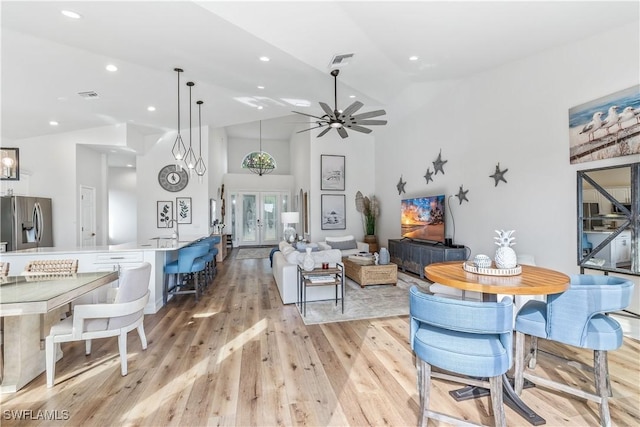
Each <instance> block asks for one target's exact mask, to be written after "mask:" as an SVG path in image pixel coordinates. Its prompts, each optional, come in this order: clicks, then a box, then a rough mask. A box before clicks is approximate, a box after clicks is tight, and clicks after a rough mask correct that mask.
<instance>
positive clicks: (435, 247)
mask: <svg viewBox="0 0 640 427" xmlns="http://www.w3.org/2000/svg"><path fill="white" fill-rule="evenodd" d="M388 246H389V256H390V258H391V262H393V263H394V264H397V265H398V267H399V268H402V271H408V272H410V273H414V274H418V275H420V278H421V279H424V268H425V267H426V266H427V265H429V264H433V263H436V262H443V261H464V260H466V259H467V248H466V247H465V246H464V245H455V246H457V247H449V246H444V245H442V244H437V243H427V242H418V241H415V240H410V239H389V244H388Z"/></svg>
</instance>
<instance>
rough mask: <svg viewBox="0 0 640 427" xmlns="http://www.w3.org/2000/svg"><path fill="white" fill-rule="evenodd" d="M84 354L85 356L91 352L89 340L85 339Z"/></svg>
mask: <svg viewBox="0 0 640 427" xmlns="http://www.w3.org/2000/svg"><path fill="white" fill-rule="evenodd" d="M84 354H85V355H87V356H88V355H90V354H91V340H85V342H84Z"/></svg>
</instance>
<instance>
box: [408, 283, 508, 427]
mask: <svg viewBox="0 0 640 427" xmlns="http://www.w3.org/2000/svg"><path fill="white" fill-rule="evenodd" d="M409 307H410V308H409V311H410V335H409V338H410V343H411V348H412V349H413V351H414V352H415V354H416V368H417V371H418V392H419V394H420V415H419V423H418V425H422V426H424V425H426V424H427V422H428V420H429V418H432V419H436V420H439V421H444V422H447V423H453V424H460V422H468V421H467V420H461V419H459V418H455V417H453V416H450V415H446V414H443V413H440V412H436V411H432V410H430V409H429V393H430V389H431V378H432V377H434V378H442V379H446V380H449V381H455V382H459V383H463V384H469V385H476V386H480V387H484V388H488V389H490V391H491V405H492V408H493V415H494V422H495V425H497V426H505V425H506V419H505V413H504V406H503V404H502V378H503V374H505V373H506V372H507V371H508V370H509V368H510V367H511V363H512V351H513V346H512V343H513V330H512V327H513V323H512V322H513V303H512V301H511V298H510V297H505V298H504V299H503V300H502V301H501V302H478V301H460V300H455V299H451V298H444V297H439V296H435V295H429V294H426V293H424V292H422V291H420V290H419V289H418V288H417V287H416V286H413V287H412V288H411V289H410V291H409ZM432 366H434V367H436V368H439V369H442V370H445V371H448V373H442V372H432V370H431V367H432ZM450 373H453V374H456V375H451V374H450ZM462 376H469V377H480V378H484V377H488V378H489V380H488V381H484V380H478V379H474V378H467V377H462Z"/></svg>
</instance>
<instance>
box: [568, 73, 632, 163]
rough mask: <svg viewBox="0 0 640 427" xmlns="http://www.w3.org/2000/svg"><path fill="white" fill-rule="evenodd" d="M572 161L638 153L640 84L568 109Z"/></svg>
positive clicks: (585, 160)
mask: <svg viewBox="0 0 640 427" xmlns="http://www.w3.org/2000/svg"><path fill="white" fill-rule="evenodd" d="M569 153H570V154H569V160H570V162H571V163H572V164H573V163H582V162H588V161H595V160H601V159H606V158H612V157H620V156H626V155H631V154H639V153H640V85H636V86H633V87H630V88H628V89H624V90H621V91H618V92H615V93H612V94H610V95H607V96H604V97H602V98H598V99H595V100H592V101H589V102H587V103H584V104H581V105H578V106H576V107H573V108H570V109H569Z"/></svg>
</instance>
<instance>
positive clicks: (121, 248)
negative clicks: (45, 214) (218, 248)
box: [1, 236, 204, 257]
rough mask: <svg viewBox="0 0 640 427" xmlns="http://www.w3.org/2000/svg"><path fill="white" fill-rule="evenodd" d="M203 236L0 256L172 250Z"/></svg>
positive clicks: (165, 238)
mask: <svg viewBox="0 0 640 427" xmlns="http://www.w3.org/2000/svg"><path fill="white" fill-rule="evenodd" d="M203 237H204V236H184V237H180V240H176V239H173V238H171V237H154V238H151V239H149V240H146V241H140V242H129V243H122V244H120V245H102V246H86V247H81V246H72V247H63V246H53V247H44V248H31V249H21V250H18V251H11V252H4V253H2V255H1V257H5V256H7V257H10V256H11V255H12V254H16V255H25V254H34V255H35V254H37V255H55V254H72V253H92V252H100V253H103V252H127V251H141V250H143V251H173V250H176V249H180V248H182V247H185V246H187V245H190V244H191V243H193V242H195V241H197V240H200V239H202V238H203Z"/></svg>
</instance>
